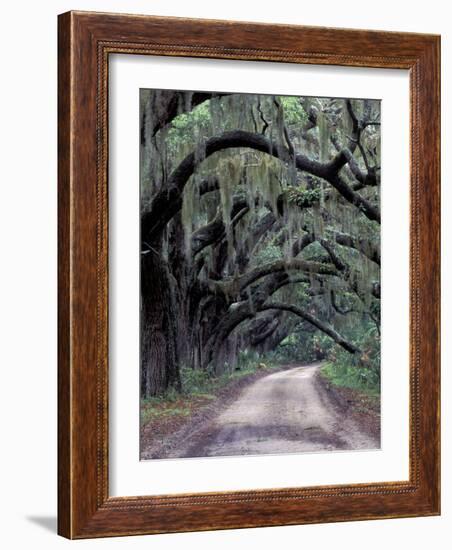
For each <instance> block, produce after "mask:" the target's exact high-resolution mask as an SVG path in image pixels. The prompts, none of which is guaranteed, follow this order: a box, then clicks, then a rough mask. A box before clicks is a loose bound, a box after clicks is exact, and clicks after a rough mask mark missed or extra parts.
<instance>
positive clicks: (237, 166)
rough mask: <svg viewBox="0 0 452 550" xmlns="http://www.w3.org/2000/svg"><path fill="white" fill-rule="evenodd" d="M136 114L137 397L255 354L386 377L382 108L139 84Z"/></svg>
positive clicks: (178, 386)
mask: <svg viewBox="0 0 452 550" xmlns="http://www.w3.org/2000/svg"><path fill="white" fill-rule="evenodd" d="M140 117H141V120H140V132H141V135H140V140H141V159H140V162H141V182H140V184H141V213H140V214H141V394H142V397H145V398H147V397H151V396H157V395H160V394H163V393H165V391H167V390H168V389H169V388H172V389H174V390H175V391H179V390H181V372H183V371H184V369H185V370H187V369H189V370H193V371H202V372H203V373H205V374H206V375H208V376H212V377H215V376H219V375H221V374H222V373H224V372H225V371H231V370H234V369H240V367H241V365H242V364H243V361H245V360H246V358H247V357H253V358H261V360H262V361H264V360H265V358H266V357H270V356H271V357H273V358H276V359H277V360H280V361H294V362H298V363H302V362H303V361H312V360H320V359H325V358H327V359H328V360H329V361H331V362H332V363H335V362H336V363H337V364H342V365H345V366H346V368H347V369H349V370H350V369H351V370H353V372H354V373H356V375H357V376H361V377H362V378H363V379H372V381H373V382H375V381H377V382H378V381H379V369H380V364H379V363H380V208H379V206H380V102H379V101H377V100H369V99H359V100H358V99H338V98H313V97H284V96H276V95H275V96H272V95H248V94H234V93H217V92H215V93H208V92H182V91H168V90H146V89H143V90H141V91H140ZM276 359H275V360H276Z"/></svg>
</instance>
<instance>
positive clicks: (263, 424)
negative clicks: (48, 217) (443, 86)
mask: <svg viewBox="0 0 452 550" xmlns="http://www.w3.org/2000/svg"><path fill="white" fill-rule="evenodd" d="M439 60H440V38H439V37H438V36H433V35H426V34H425V35H424V34H410V33H389V32H383V31H378V32H377V31H364V30H343V29H329V28H320V27H319V28H315V27H301V26H291V25H269V24H256V23H244V22H240V23H239V22H226V21H210V20H190V19H179V18H162V17H151V16H138V15H121V14H101V13H89V12H68V13H65V14H63V15H60V16H59V66H58V71H59V77H58V78H59V90H58V99H59V106H58V118H59V125H58V147H59V160H58V197H59V198H58V201H59V202H58V208H59V245H58V254H59V263H58V269H59V279H58V293H59V318H58V331H59V332H58V336H59V345H58V363H59V370H58V398H59V405H58V415H59V416H58V419H59V427H58V443H59V470H58V496H59V499H58V500H59V504H58V530H59V533H60V534H61V535H63V536H65V537H67V538H89V537H103V536H119V535H132V534H151V533H163V532H178V531H198V530H208V529H231V528H243V527H258V526H271V525H290V524H303V523H320V522H333V521H351V520H361V519H379V518H394V517H409V516H428V515H437V514H439V513H440V482H439V476H440V440H439V433H440V432H439V410H440V409H439V394H440V391H439V390H440V382H439V380H440V376H439V367H440V352H439V349H440V347H439V346H440V343H439V315H440V306H439V297H440V294H439V273H440V258H439V254H440V252H439V251H440V248H439V245H440V239H439V225H440V210H439V208H440V190H439V189H440V187H439V184H440V168H439V167H440V163H439V154H440V144H439V139H440V134H439V128H440V123H439V90H440V74H439Z"/></svg>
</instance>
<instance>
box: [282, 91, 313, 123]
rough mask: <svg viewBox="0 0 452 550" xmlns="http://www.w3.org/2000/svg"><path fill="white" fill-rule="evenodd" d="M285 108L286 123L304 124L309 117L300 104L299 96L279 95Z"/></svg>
mask: <svg viewBox="0 0 452 550" xmlns="http://www.w3.org/2000/svg"><path fill="white" fill-rule="evenodd" d="M278 99H279V101H280V103H281V105H282V106H283V109H284V120H285V122H286V124H288V125H292V124H304V123H305V122H306V121H307V119H308V117H307V115H306V113H305V111H304V109H303V107H302V106H301V104H300V100H299V98H298V97H288V96H278Z"/></svg>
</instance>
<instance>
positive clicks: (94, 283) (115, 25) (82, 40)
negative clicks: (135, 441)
mask: <svg viewBox="0 0 452 550" xmlns="http://www.w3.org/2000/svg"><path fill="white" fill-rule="evenodd" d="M58 40H59V41H58V53H59V62H58V73H59V75H58V86H59V93H58V117H59V126H58V153H59V158H58V209H59V214H58V215H59V222H58V231H59V243H58V295H59V314H58V340H59V344H58V364H59V367H58V402H59V403H58V424H59V427H58V459H59V467H58V532H59V534H61V535H63V536H65V537H68V538H88V537H104V536H117V535H135V534H149V533H162V532H178V531H200V530H210V529H231V528H243V527H258V526H271V525H291V524H303V523H320V522H333V521H350V520H363V519H378V518H394V517H410V516H429V515H437V514H439V511H440V458H439V456H440V431H439V426H440V423H439V411H440V408H439V394H440V392H439V389H440V388H439V386H440V375H439V362H440V351H439V350H440V347H439V346H440V343H439V314H440V302H439V299H440V290H439V273H440V270H439V268H440V257H439V255H440V237H439V228H440V214H439V208H440V187H439V181H440V158H439V157H440V141H439V140H440V123H439V113H440V95H439V93H440V38H439V37H438V36H433V35H423V34H410V33H390V32H380V31H378V32H376V31H364V30H342V29H330V28H320V27H319V28H315V27H300V26H291V25H267V24H255V23H242V22H241V23H238V22H237V23H236V22H226V21H209V20H192V19H179V18H162V17H148V16H138V15H120V14H100V13H89V12H68V13H65V14H63V15H60V16H59V39H58ZM113 53H115V54H118V53H119V54H120V53H125V54H137V55H159V56H162V55H163V56H183V57H204V58H218V59H240V60H265V61H273V62H290V63H300V64H319V65H341V66H350V67H373V68H397V69H406V70H408V71H409V74H410V109H411V115H410V116H411V123H410V124H411V135H410V142H411V143H410V165H411V166H410V169H411V175H410V179H411V181H410V283H409V284H410V428H409V430H410V451H409V453H410V456H409V471H410V476H409V480H408V481H400V482H394V481H392V482H384V483H365V484H358V485H333V486H321V487H294V488H290V489H271V490H267V489H265V490H252V491H228V492H221V493H204V494H203V493H195V494H181V495H175V494H170V495H159V496H155V495H154V496H152V495H151V496H147V497H128V496H123V497H110V496H109V491H108V374H109V372H108V171H107V166H108V162H107V161H108V149H107V147H108V102H107V93H108V61H109V55H110V54H113Z"/></svg>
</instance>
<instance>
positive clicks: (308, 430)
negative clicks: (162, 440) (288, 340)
mask: <svg viewBox="0 0 452 550" xmlns="http://www.w3.org/2000/svg"><path fill="white" fill-rule="evenodd" d="M319 368H320V367H319V365H310V366H303V367H295V368H292V369H290V370H285V371H281V372H277V373H274V374H269V375H268V376H265V377H263V378H261V379H259V380H257V381H256V382H254V383H253V384H251V385H250V386H248V387H247V388H246V389H245V390H244V391H243V392H242V393H241V394H240V395H239V397H238V399H237V400H236V401H234V402H233V403H232V404H231V405H230V406H229V407H227V408H226V409H225V410H224V411H223V412H221V413H219V414H218V416H216V417H215V418H214V419H213V420H210V421H209V422H207V423H206V424H205V425H201V426H199V429H196V430H195V431H194V433H193V432H192V433H191V434H190V435H191V437H189V438H187V439H185V441H179V444H178V445H177V446H176V448H173V449H172V451H171V453H170V454H169V455H167V456H168V457H173V458H176V457H195V456H228V455H229V456H230V455H247V454H248V455H250V454H272V453H296V452H307V451H321V450H336V449H337V450H339V449H344V450H345V449H354V450H357V449H375V448H378V447H379V441H378V439H375V438H372V437H370V436H369V435H367V434H365V433H363V431H362V430H360V428H359V426H358V425H357V423H356V422H355V421H354V420H352V419H351V418H349V417H347V416H345V417H344V415H343V413H342V412H341V411H340V410H339V408H338V407H337V406H336V405H335V404H334V403H333V401H332V400H331V397H330V395H329V393H328V391H327V390H326V389H325V388H324V386H323V385H322V384H321V383H320V382H319V380H318V377H317V370H318V369H319Z"/></svg>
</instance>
